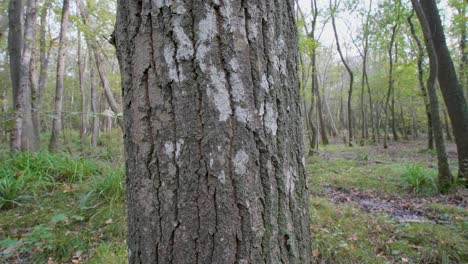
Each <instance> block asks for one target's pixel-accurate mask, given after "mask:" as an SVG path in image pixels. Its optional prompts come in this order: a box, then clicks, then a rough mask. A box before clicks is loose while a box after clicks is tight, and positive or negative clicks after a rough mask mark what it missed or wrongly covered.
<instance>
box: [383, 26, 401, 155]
mask: <svg viewBox="0 0 468 264" xmlns="http://www.w3.org/2000/svg"><path fill="white" fill-rule="evenodd" d="M397 28H398V22H395V25H394V26H393V28H392V36H391V38H390V45H389V48H388V58H389V63H390V69H389V74H388V91H387V97H386V98H387V99H386V101H385V111H384V112H385V119H384V128H385V129H384V138H383V145H384V148H388V143H387V141H388V106H389V102H390V97H393V96H392V95H393V43H394V42H395V35H396V30H397ZM393 135H394V136H395V133H394V134H393Z"/></svg>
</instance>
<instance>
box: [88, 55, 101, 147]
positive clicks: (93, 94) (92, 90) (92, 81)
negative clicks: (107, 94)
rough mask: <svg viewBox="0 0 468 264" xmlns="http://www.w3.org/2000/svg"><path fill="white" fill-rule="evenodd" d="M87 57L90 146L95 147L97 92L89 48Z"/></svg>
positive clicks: (97, 137) (97, 131) (97, 130)
mask: <svg viewBox="0 0 468 264" xmlns="http://www.w3.org/2000/svg"><path fill="white" fill-rule="evenodd" d="M88 54H89V55H88V58H89V65H90V71H89V72H90V77H89V80H90V82H89V83H90V94H91V114H92V116H93V119H92V130H91V146H92V147H97V143H98V139H99V116H98V114H99V109H98V108H99V100H100V99H99V93H98V92H97V87H96V86H97V85H96V77H95V76H94V68H93V67H92V65H93V63H92V61H93V55H92V51H91V49H88Z"/></svg>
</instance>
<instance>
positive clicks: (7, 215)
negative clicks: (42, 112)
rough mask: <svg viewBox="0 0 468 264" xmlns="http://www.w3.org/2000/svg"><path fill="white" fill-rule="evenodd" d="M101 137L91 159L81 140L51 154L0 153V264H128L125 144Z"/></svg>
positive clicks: (43, 152)
mask: <svg viewBox="0 0 468 264" xmlns="http://www.w3.org/2000/svg"><path fill="white" fill-rule="evenodd" d="M76 136H77V135H76ZM103 137H104V139H103V140H106V141H107V142H104V143H102V146H99V147H98V148H96V149H94V150H95V151H94V156H88V155H87V154H86V151H88V150H89V151H91V149H90V148H89V149H88V147H86V148H81V147H80V144H79V140H78V141H77V140H76V139H75V140H74V143H73V142H72V143H70V142H69V143H68V144H69V147H67V148H68V150H67V149H66V148H64V149H63V150H64V152H59V153H54V154H51V153H48V152H46V151H42V152H38V153H29V154H27V153H21V154H18V155H10V154H9V153H8V151H5V148H4V149H3V150H2V151H0V164H4V166H1V167H0V205H1V206H0V263H4V262H9V261H11V258H13V259H17V258H18V257H22V258H24V257H25V256H26V257H27V261H26V262H27V263H46V262H47V261H48V260H49V258H51V259H53V260H54V261H55V262H58V263H70V262H71V260H79V261H80V263H83V262H89V263H124V262H125V260H126V254H127V253H126V246H125V243H124V241H125V235H126V223H125V205H124V197H125V189H124V185H123V167H122V166H121V165H118V166H116V164H119V161H118V160H120V159H121V158H122V154H121V153H120V152H119V151H120V150H118V149H119V147H115V145H121V141H120V140H118V139H117V138H112V137H114V135H112V136H111V137H109V138H105V136H103ZM116 142H118V143H117V144H116ZM105 143H109V144H108V145H109V146H112V147H107V146H105ZM43 145H44V144H43ZM65 145H67V144H65ZM71 148H73V149H71ZM70 152H71V153H74V155H71V154H68V153H70ZM106 153H107V154H106ZM2 190H7V191H2Z"/></svg>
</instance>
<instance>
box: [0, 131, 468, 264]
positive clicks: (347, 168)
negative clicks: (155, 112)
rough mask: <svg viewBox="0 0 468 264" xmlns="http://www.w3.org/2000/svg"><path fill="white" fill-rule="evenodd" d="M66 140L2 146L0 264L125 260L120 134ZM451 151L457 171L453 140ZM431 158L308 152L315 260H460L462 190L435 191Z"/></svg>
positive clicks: (405, 150) (420, 146) (409, 145)
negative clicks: (20, 150)
mask: <svg viewBox="0 0 468 264" xmlns="http://www.w3.org/2000/svg"><path fill="white" fill-rule="evenodd" d="M68 138H70V139H74V140H70V142H69V144H67V145H66V146H65V147H64V149H66V150H67V153H59V154H50V153H47V152H40V153H37V154H21V155H18V156H16V157H14V158H13V157H11V156H10V155H9V154H8V152H7V151H6V147H3V150H2V148H0V164H2V166H0V195H1V196H0V198H1V199H0V263H99V264H100V263H116V264H118V263H126V246H125V233H126V227H125V209H124V208H125V206H124V196H125V195H124V185H123V166H122V164H123V156H122V154H121V153H122V148H121V142H120V141H119V140H117V139H116V138H119V135H118V134H115V135H112V136H109V137H106V136H103V137H102V139H101V142H100V146H99V147H98V148H97V149H88V148H85V149H79V148H78V147H77V146H79V140H77V139H75V138H77V135H75V134H69V135H68ZM69 153H82V154H80V155H76V154H74V155H71V154H69ZM449 156H450V162H451V164H452V167H453V169H455V168H456V152H455V150H454V147H453V146H452V145H450V146H449ZM435 162H436V161H435V155H434V153H433V152H431V151H427V150H425V148H424V142H422V141H417V142H403V143H394V144H392V145H391V146H390V148H389V149H387V150H384V149H383V148H381V147H380V146H366V147H353V148H348V147H345V146H343V145H342V144H334V145H330V146H327V147H321V148H320V150H319V151H318V152H317V154H316V155H315V156H313V157H309V158H308V162H307V172H308V178H309V190H310V192H311V199H310V210H311V230H312V234H313V238H312V240H313V255H314V260H315V261H316V263H468V254H467V251H466V249H467V248H468V242H467V241H468V233H467V225H468V193H467V190H466V189H464V188H454V190H453V192H452V193H451V194H449V195H439V194H437V193H436V190H435V189H434V186H433V185H432V184H431V180H433V176H434V175H435V173H436V171H435V166H436V163H435ZM3 164H5V166H3ZM414 175H416V176H418V177H425V178H424V179H425V181H422V182H421V184H418V185H417V186H414V185H411V179H412V178H411V177H412V176H414ZM421 175H422V176H421ZM405 179H406V180H405ZM5 190H8V192H6V191H5Z"/></svg>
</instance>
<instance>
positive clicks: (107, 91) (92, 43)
mask: <svg viewBox="0 0 468 264" xmlns="http://www.w3.org/2000/svg"><path fill="white" fill-rule="evenodd" d="M78 8H79V11H80V14H81V18H82V20H83V24H84V25H87V24H88V19H89V17H88V12H87V10H86V9H85V7H84V6H83V4H82V2H81V1H80V0H78ZM85 38H86V44H87V45H88V48H89V49H91V50H92V53H93V55H94V61H95V63H96V68H97V70H98V73H99V78H100V79H101V84H102V88H103V89H104V95H105V96H106V99H107V102H108V103H109V106H110V108H111V110H112V112H114V114H115V115H117V114H119V113H120V112H121V111H120V109H119V106H118V104H117V101H116V100H115V97H114V94H113V93H112V90H111V87H110V84H109V80H108V79H107V75H106V71H105V69H104V63H103V60H102V57H101V54H100V53H99V51H98V46H97V43H96V39H94V37H93V36H90V35H89V34H85ZM117 123H118V124H119V126H120V128H121V129H122V130H123V129H124V127H123V122H122V119H121V118H117Z"/></svg>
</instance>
